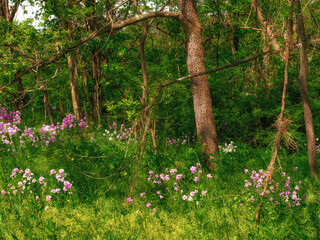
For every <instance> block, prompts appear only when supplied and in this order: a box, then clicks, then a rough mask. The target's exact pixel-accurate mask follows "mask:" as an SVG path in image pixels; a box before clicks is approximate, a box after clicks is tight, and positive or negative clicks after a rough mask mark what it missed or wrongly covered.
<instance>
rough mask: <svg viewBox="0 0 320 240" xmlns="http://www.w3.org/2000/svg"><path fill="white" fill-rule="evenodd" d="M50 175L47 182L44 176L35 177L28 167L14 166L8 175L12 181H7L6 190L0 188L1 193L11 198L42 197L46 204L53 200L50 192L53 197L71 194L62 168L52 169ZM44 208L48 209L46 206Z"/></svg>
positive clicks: (69, 185) (36, 199) (70, 186)
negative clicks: (19, 167)
mask: <svg viewBox="0 0 320 240" xmlns="http://www.w3.org/2000/svg"><path fill="white" fill-rule="evenodd" d="M50 176H53V177H54V178H52V177H51V179H50ZM50 176H49V179H48V180H49V182H50V184H48V181H46V179H45V177H43V176H41V177H39V178H35V177H34V174H33V173H32V172H31V170H30V169H28V168H27V169H25V170H23V169H18V168H14V169H13V170H12V172H11V175H10V178H11V179H12V182H11V183H8V185H7V189H6V190H5V189H2V190H1V195H2V196H4V197H5V198H6V199H11V200H13V199H14V198H15V197H17V196H20V197H28V196H31V199H33V200H34V201H40V200H41V198H42V199H43V201H44V202H45V203H46V204H49V203H51V202H52V201H53V196H51V194H55V195H56V197H55V198H58V197H59V195H61V194H63V193H64V194H72V191H71V188H72V184H71V183H70V182H69V181H67V180H65V178H66V176H67V175H66V173H65V171H64V170H63V169H60V170H59V171H58V172H56V170H54V169H52V170H51V171H50ZM46 209H48V206H47V207H46Z"/></svg>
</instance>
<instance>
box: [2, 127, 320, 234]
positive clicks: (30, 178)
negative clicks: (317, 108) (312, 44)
mask: <svg viewBox="0 0 320 240" xmlns="http://www.w3.org/2000/svg"><path fill="white" fill-rule="evenodd" d="M68 134H69V133H68ZM69 135H70V136H72V137H68V136H66V135H65V136H64V141H63V144H62V143H58V142H56V143H53V144H50V145H49V146H41V145H40V144H38V146H31V145H30V146H26V147H25V148H21V149H18V148H17V149H16V150H15V151H16V152H13V151H12V150H11V151H8V150H7V149H5V148H3V149H2V150H1V151H0V157H1V165H0V191H1V195H0V209H1V210H0V238H1V239H319V238H320V185H319V182H316V181H312V180H311V179H310V177H309V170H308V160H307V152H306V150H304V149H301V150H299V151H292V150H287V149H281V151H280V153H279V157H278V162H277V170H276V172H275V175H274V181H273V183H272V184H270V187H269V190H270V191H269V193H268V194H269V195H268V196H267V197H265V198H262V196H261V195H260V193H261V189H262V188H263V187H264V185H263V183H264V179H265V174H266V172H265V170H266V169H267V166H268V163H269V161H270V159H271V154H272V149H271V148H268V147H258V148H257V147H252V146H248V145H246V144H243V143H241V142H239V143H238V145H237V146H235V143H230V144H226V145H224V146H223V147H222V148H221V150H222V151H221V156H220V158H219V162H218V163H217V168H216V170H215V171H214V172H208V171H207V170H206V169H205V168H204V167H202V165H201V163H202V161H203V160H202V159H201V157H200V156H201V150H200V149H199V147H198V146H197V145H196V144H191V143H187V142H185V144H182V145H181V144H180V145H178V146H177V144H171V143H168V141H166V140H165V139H164V140H163V142H161V141H160V140H159V141H160V144H159V146H158V152H157V154H155V153H154V152H153V150H152V144H151V140H150V142H147V145H148V144H149V145H150V147H147V148H146V150H145V152H144V154H143V155H140V154H138V153H139V151H138V150H139V147H140V145H139V144H138V141H132V142H128V141H121V140H119V139H113V138H111V137H110V136H108V134H106V131H100V132H99V131H95V132H91V133H90V134H88V133H86V134H78V135H76V134H75V133H70V134H69ZM137 166H139V168H138V171H137ZM135 176H136V177H135ZM133 179H135V184H134V187H133V188H131V186H133V184H132V182H133ZM8 192H10V193H8ZM261 202H263V205H262V211H261V215H260V221H258V222H256V213H257V210H258V206H259V204H260V203H261Z"/></svg>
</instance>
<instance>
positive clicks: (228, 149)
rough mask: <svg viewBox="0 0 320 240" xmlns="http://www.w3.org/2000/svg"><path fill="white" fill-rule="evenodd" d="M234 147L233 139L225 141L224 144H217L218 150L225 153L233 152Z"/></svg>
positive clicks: (235, 147)
mask: <svg viewBox="0 0 320 240" xmlns="http://www.w3.org/2000/svg"><path fill="white" fill-rule="evenodd" d="M236 149H237V146H234V145H233V141H231V142H230V143H229V144H228V143H225V144H224V146H219V150H220V151H222V152H225V153H229V152H235V151H236Z"/></svg>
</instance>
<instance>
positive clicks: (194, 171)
mask: <svg viewBox="0 0 320 240" xmlns="http://www.w3.org/2000/svg"><path fill="white" fill-rule="evenodd" d="M190 171H191V173H192V174H195V173H196V172H197V168H196V167H195V166H192V167H191V168H190Z"/></svg>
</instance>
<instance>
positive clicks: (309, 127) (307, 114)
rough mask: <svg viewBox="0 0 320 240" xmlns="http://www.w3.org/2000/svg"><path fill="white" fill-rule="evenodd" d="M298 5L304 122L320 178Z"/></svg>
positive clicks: (313, 169)
mask: <svg viewBox="0 0 320 240" xmlns="http://www.w3.org/2000/svg"><path fill="white" fill-rule="evenodd" d="M294 1H295V4H296V6H297V10H298V11H297V12H296V20H297V32H298V37H299V42H300V43H299V46H300V75H299V78H298V84H299V90H300V96H301V102H302V108H303V113H304V122H305V127H306V135H307V144H308V157H309V167H310V174H311V177H312V178H314V179H318V164H317V155H316V143H315V136H314V128H313V121H312V112H311V108H310V102H309V94H308V56H307V38H306V34H305V28H304V22H303V15H302V11H301V5H300V0H294Z"/></svg>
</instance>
